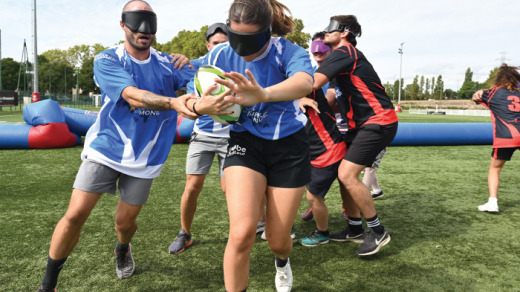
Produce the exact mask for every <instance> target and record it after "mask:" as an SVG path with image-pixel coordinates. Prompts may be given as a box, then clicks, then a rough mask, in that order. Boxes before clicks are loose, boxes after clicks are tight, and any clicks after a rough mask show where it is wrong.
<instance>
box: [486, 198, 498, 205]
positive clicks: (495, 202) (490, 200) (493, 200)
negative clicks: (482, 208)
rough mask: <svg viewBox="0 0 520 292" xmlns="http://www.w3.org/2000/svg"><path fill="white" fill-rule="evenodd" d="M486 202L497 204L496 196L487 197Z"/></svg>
mask: <svg viewBox="0 0 520 292" xmlns="http://www.w3.org/2000/svg"><path fill="white" fill-rule="evenodd" d="M488 203H491V204H495V205H496V204H498V198H493V197H489V199H488Z"/></svg>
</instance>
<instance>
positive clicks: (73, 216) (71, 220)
mask: <svg viewBox="0 0 520 292" xmlns="http://www.w3.org/2000/svg"><path fill="white" fill-rule="evenodd" d="M89 215H90V212H88V211H84V210H67V213H65V216H63V220H64V221H65V222H67V224H68V225H70V226H79V227H81V226H83V224H84V223H85V221H87V219H88V216H89Z"/></svg>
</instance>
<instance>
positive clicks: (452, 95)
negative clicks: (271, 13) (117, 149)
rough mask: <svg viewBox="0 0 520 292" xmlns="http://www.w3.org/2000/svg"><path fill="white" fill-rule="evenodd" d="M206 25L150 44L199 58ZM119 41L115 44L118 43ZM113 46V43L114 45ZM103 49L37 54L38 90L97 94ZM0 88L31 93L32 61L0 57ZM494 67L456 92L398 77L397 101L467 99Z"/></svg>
mask: <svg viewBox="0 0 520 292" xmlns="http://www.w3.org/2000/svg"><path fill="white" fill-rule="evenodd" d="M294 20H295V22H296V28H295V31H294V33H292V34H289V35H287V36H286V38H287V39H288V40H290V41H291V42H293V43H296V44H298V45H300V46H302V47H303V48H305V49H307V48H308V43H309V41H310V38H311V35H310V34H308V33H305V32H303V28H304V25H303V21H302V20H301V19H298V18H295V19H294ZM207 29H208V26H207V25H205V26H203V27H201V28H200V29H199V30H191V31H190V30H182V31H180V32H179V33H178V34H177V35H176V36H174V37H173V38H172V39H171V40H170V41H167V42H165V43H162V44H161V43H158V42H157V39H155V40H154V43H153V44H152V47H154V48H155V49H157V50H158V51H161V52H166V53H180V54H183V55H185V56H187V57H188V58H190V59H195V58H198V57H201V56H203V55H205V54H206V53H207V49H206V39H205V34H206V31H207ZM122 42H123V41H120V42H119V43H122ZM114 45H116V43H115V44H114ZM105 49H107V47H105V46H103V45H101V44H99V43H98V44H94V45H77V46H74V47H72V48H69V49H67V50H60V49H52V50H48V51H46V52H44V53H42V54H41V55H38V83H39V91H40V93H41V95H42V96H45V95H54V96H56V95H67V94H71V93H72V91H73V88H75V87H76V84H77V85H78V86H79V88H80V89H81V90H82V91H83V92H84V93H85V92H86V93H89V92H92V93H99V88H97V86H96V85H95V83H94V80H93V75H94V73H93V69H94V68H93V67H94V57H95V55H96V54H98V53H100V52H102V51H103V50H105ZM1 62H2V64H1V65H2V66H1V68H2V69H1V70H2V71H1V74H2V76H1V77H2V78H1V80H2V84H1V85H2V89H3V90H18V91H24V92H32V91H33V86H32V74H27V73H26V72H31V71H32V68H33V64H31V63H29V62H24V61H23V60H22V61H21V62H17V61H15V60H14V59H12V58H4V59H2V60H1ZM497 70H498V68H495V69H493V70H491V72H490V74H489V77H488V79H487V80H486V81H485V82H484V83H479V82H477V81H473V80H472V78H473V72H472V71H471V69H470V68H468V69H467V70H466V73H465V77H464V82H463V84H462V86H461V88H460V89H459V90H458V91H454V90H451V89H445V88H444V81H443V79H442V75H439V76H437V77H431V78H430V77H425V76H419V75H416V76H415V77H414V79H413V82H412V83H411V84H404V80H403V79H401V100H428V99H437V100H438V99H469V98H471V96H472V94H473V93H474V92H475V91H476V90H478V89H483V88H489V87H491V82H492V80H493V78H494V75H495V73H496V71H497ZM383 85H384V87H385V89H386V91H387V93H388V95H389V96H390V97H391V98H392V99H393V100H397V99H398V97H399V80H395V81H394V82H393V83H390V82H386V83H385V84H383Z"/></svg>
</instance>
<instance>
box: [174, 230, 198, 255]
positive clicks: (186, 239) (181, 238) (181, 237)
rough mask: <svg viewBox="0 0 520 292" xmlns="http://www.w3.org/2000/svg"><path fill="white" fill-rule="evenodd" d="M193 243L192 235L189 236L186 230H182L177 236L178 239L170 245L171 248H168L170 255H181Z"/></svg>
mask: <svg viewBox="0 0 520 292" xmlns="http://www.w3.org/2000/svg"><path fill="white" fill-rule="evenodd" d="M192 243H193V240H192V239H191V235H190V234H187V233H186V231H184V229H181V231H179V234H178V235H177V239H175V241H174V242H173V243H172V244H170V247H168V253H174V254H179V253H181V252H183V251H184V250H185V249H186V248H188V247H189V246H190V245H191V244H192Z"/></svg>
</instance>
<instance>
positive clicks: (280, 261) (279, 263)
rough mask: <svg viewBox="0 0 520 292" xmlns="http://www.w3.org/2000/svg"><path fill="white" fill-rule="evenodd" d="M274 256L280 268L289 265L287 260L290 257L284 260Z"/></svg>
mask: <svg viewBox="0 0 520 292" xmlns="http://www.w3.org/2000/svg"><path fill="white" fill-rule="evenodd" d="M274 258H275V259H276V266H277V267H279V268H283V267H285V265H287V262H288V261H289V258H286V259H285V260H282V259H281V258H279V257H277V256H274Z"/></svg>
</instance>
